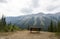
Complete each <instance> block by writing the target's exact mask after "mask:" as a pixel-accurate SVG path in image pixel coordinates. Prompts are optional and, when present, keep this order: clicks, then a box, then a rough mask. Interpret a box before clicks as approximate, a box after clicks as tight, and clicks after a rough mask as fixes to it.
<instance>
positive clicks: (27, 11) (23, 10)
mask: <svg viewBox="0 0 60 39" xmlns="http://www.w3.org/2000/svg"><path fill="white" fill-rule="evenodd" d="M32 11H33V10H32V9H31V8H22V10H21V12H22V13H24V14H30V13H32Z"/></svg>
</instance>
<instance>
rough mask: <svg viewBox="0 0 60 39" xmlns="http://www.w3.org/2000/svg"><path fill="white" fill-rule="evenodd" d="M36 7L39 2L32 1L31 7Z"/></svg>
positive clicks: (36, 0) (37, 0)
mask: <svg viewBox="0 0 60 39" xmlns="http://www.w3.org/2000/svg"><path fill="white" fill-rule="evenodd" d="M38 5H39V0H32V6H33V7H35V8H36V7H38Z"/></svg>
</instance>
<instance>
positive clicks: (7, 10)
mask: <svg viewBox="0 0 60 39" xmlns="http://www.w3.org/2000/svg"><path fill="white" fill-rule="evenodd" d="M39 12H44V13H46V14H47V13H55V12H60V0H0V16H1V15H2V14H4V15H5V16H19V15H26V14H36V13H39Z"/></svg>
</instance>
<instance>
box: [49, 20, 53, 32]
mask: <svg viewBox="0 0 60 39" xmlns="http://www.w3.org/2000/svg"><path fill="white" fill-rule="evenodd" d="M48 31H49V32H53V21H52V20H51V23H50V26H49V27H48Z"/></svg>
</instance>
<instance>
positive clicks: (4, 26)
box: [0, 16, 20, 32]
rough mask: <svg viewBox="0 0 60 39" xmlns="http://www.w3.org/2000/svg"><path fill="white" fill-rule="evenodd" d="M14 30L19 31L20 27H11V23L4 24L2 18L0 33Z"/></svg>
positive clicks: (3, 18) (0, 20)
mask: <svg viewBox="0 0 60 39" xmlns="http://www.w3.org/2000/svg"><path fill="white" fill-rule="evenodd" d="M16 30H20V27H18V26H16V25H13V24H11V23H9V24H7V23H6V18H5V17H4V16H2V18H1V19H0V32H13V31H16Z"/></svg>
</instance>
